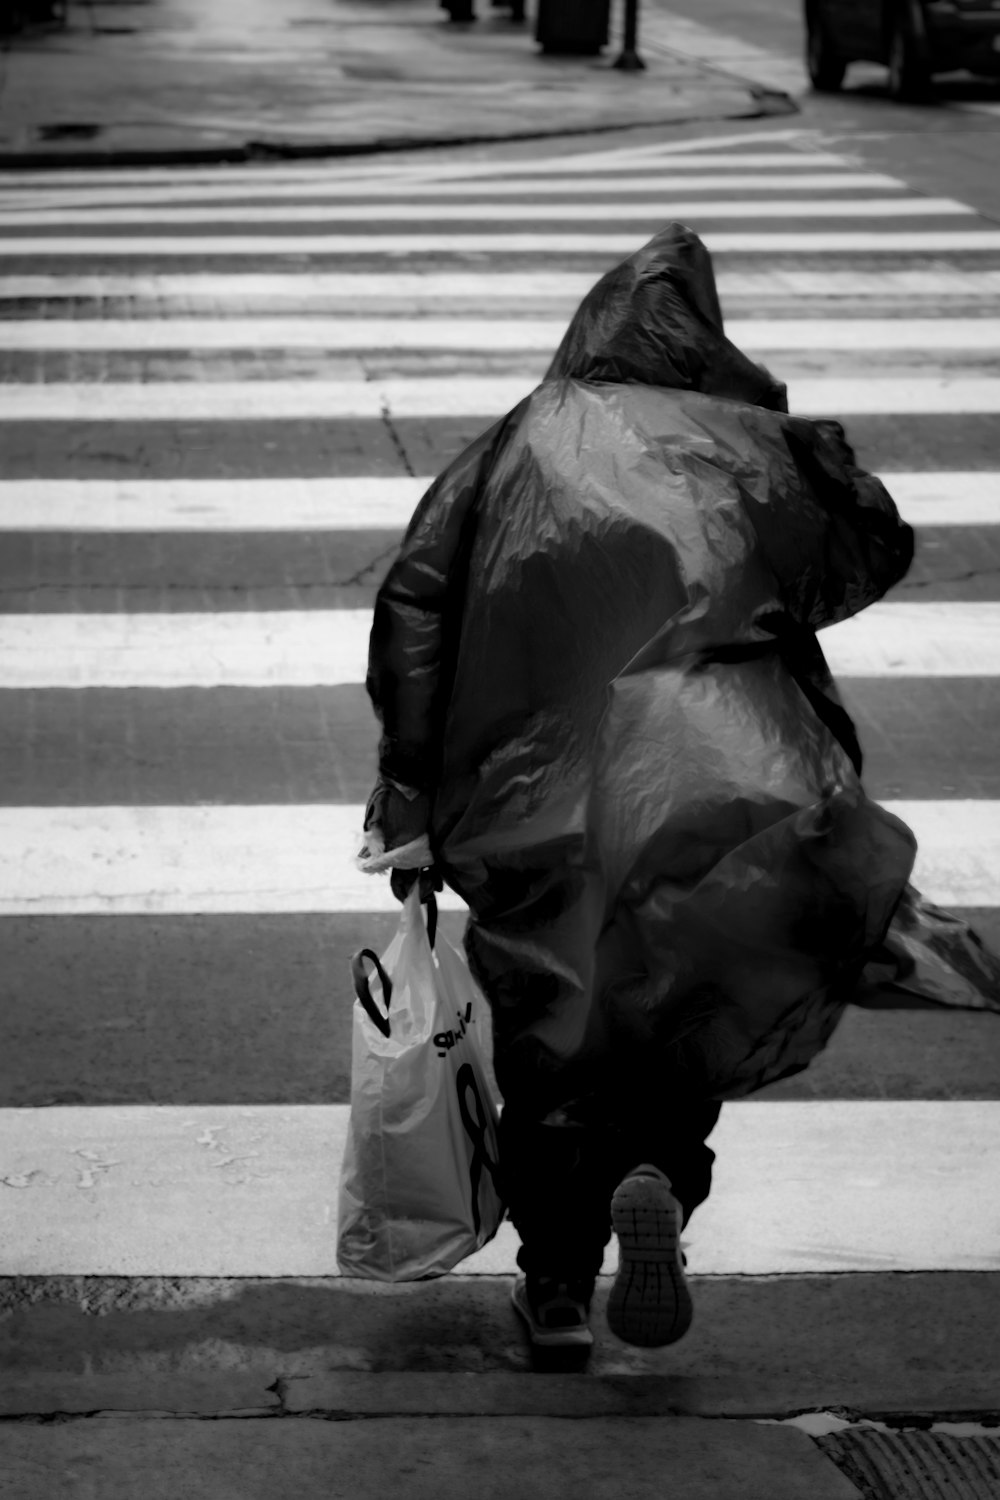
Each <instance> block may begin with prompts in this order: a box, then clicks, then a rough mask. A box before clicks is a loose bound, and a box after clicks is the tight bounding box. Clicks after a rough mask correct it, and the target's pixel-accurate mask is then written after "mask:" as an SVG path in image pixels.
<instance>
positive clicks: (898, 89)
mask: <svg viewBox="0 0 1000 1500" xmlns="http://www.w3.org/2000/svg"><path fill="white" fill-rule="evenodd" d="M930 96H931V70H930V68H929V67H928V66H927V61H926V59H925V57H924V55H923V52H922V51H921V49H920V45H919V43H918V41H917V38H916V36H915V35H914V31H913V26H912V24H911V22H910V18H909V16H908V14H907V9H906V7H905V6H902V5H901V6H899V8H898V9H897V11H896V14H895V16H894V18H893V22H892V31H891V32H890V34H889V97H890V99H895V100H897V101H898V102H899V103H900V104H922V103H924V102H925V101H926V100H927V99H929V98H930Z"/></svg>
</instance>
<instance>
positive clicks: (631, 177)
mask: <svg viewBox="0 0 1000 1500" xmlns="http://www.w3.org/2000/svg"><path fill="white" fill-rule="evenodd" d="M703 165H705V163H703ZM708 166H709V169H708V171H694V169H693V163H688V169H687V171H673V166H672V163H670V165H667V166H664V168H661V169H660V171H655V172H651V171H649V169H648V168H646V169H645V171H637V172H636V171H625V169H624V168H622V166H621V165H619V166H618V168H615V171H609V172H607V174H606V175H600V177H598V175H594V177H583V175H574V174H568V175H565V177H517V175H510V177H492V178H487V180H483V181H478V180H468V178H466V180H462V178H453V180H433V178H430V180H423V181H406V180H402V181H399V180H397V181H391V183H387V181H385V180H384V178H376V180H375V181H364V180H355V181H346V183H345V181H327V180H319V178H316V180H313V181H292V183H253V181H250V183H246V181H241V183H240V181H235V183H234V181H220V183H217V181H214V180H213V181H208V183H198V184H192V186H187V187H183V186H181V187H177V186H168V187H142V189H121V187H118V189H115V187H105V189H90V190H82V192H79V190H73V189H67V190H64V192H58V193H45V195H42V193H24V192H22V193H16V192H10V193H4V192H3V190H1V189H0V219H4V217H6V214H7V211H13V213H19V211H21V210H31V211H36V210H51V211H55V210H61V211H63V213H67V211H69V210H87V211H90V210H91V208H102V207H111V205H121V207H132V205H136V204H184V202H199V201H202V199H208V201H210V202H253V201H258V199H259V201H264V202H274V204H277V202H282V201H285V199H292V201H306V199H309V201H315V202H321V201H324V199H328V198H336V199H343V198H367V199H375V198H390V196H391V201H394V202H399V201H400V199H402V198H462V199H463V201H465V202H472V201H475V199H478V198H486V199H489V198H505V196H538V195H540V193H544V195H546V196H556V198H559V196H568V195H570V193H574V195H577V196H579V195H583V193H586V195H588V196H589V195H595V196H598V195H601V193H612V195H613V193H618V195H621V193H628V192H633V193H640V192H654V193H655V192H733V190H736V192H742V190H754V192H895V190H900V192H907V190H909V187H907V183H906V181H903V178H900V177H889V175H888V174H885V172H867V171H862V172H859V171H823V172H811V171H801V169H792V171H789V169H783V171H766V172H765V171H714V169H712V168H711V163H708ZM39 222H43V220H39Z"/></svg>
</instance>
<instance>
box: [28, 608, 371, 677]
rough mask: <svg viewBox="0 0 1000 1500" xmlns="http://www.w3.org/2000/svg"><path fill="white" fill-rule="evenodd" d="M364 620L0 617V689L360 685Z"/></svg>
mask: <svg viewBox="0 0 1000 1500" xmlns="http://www.w3.org/2000/svg"><path fill="white" fill-rule="evenodd" d="M370 630H371V612H370V611H369V610H310V611H299V610H276V611H273V612H269V613H266V614H253V613H249V612H244V611H242V610H239V611H232V612H228V611H226V612H220V613H211V614H194V613H183V614H181V613H170V614H159V615H154V614H108V615H98V614H86V615H72V614H58V615H13V614H10V615H0V687H19V688H27V687H67V688H84V687H139V686H146V687H181V686H186V687H218V686H222V685H223V684H230V685H232V686H244V687H263V686H278V685H279V684H281V685H285V686H288V687H311V686H314V685H315V686H321V685H323V686H335V685H337V684H340V683H351V682H363V681H364V677H365V670H366V664H367V660H368V635H369V632H370Z"/></svg>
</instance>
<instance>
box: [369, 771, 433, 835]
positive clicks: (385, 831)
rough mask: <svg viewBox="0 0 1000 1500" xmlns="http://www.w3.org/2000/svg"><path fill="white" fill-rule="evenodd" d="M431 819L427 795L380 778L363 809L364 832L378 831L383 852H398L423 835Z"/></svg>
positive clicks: (429, 800)
mask: <svg viewBox="0 0 1000 1500" xmlns="http://www.w3.org/2000/svg"><path fill="white" fill-rule="evenodd" d="M430 817H431V799H430V797H428V795H427V793H426V792H417V791H414V790H412V789H411V788H410V787H402V786H399V785H397V783H396V782H394V781H383V780H381V778H380V779H379V780H378V782H376V785H375V790H374V791H373V792H372V794H371V796H370V797H369V798H368V806H367V807H366V808H365V832H366V833H367V832H368V830H369V829H370V828H377V829H378V831H379V833H380V834H381V836H382V846H383V848H385V849H398V848H399V847H400V845H401V844H412V842H413V840H414V839H418V838H419V837H420V835H421V834H423V833H426V832H427V825H428V823H429V822H430Z"/></svg>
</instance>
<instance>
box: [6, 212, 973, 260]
mask: <svg viewBox="0 0 1000 1500" xmlns="http://www.w3.org/2000/svg"><path fill="white" fill-rule="evenodd" d="M692 217H696V216H695V215H692ZM701 238H702V240H703V241H704V243H705V245H706V247H707V248H708V250H709V251H711V252H712V253H713V254H715V255H727V254H728V255H737V254H738V255H788V254H794V255H845V254H851V255H855V254H877V255H894V256H899V257H905V256H911V257H912V256H914V255H926V254H928V253H933V254H935V255H956V254H961V253H966V252H970V251H971V252H974V253H981V252H989V253H990V254H996V252H997V251H1000V231H998V230H989V229H969V230H950V229H942V230H912V231H910V230H903V231H899V232H893V231H890V230H885V231H882V232H879V231H870V230H846V231H841V230H818V231H812V230H809V231H799V230H795V231H791V232H783V231H781V230H775V231H773V232H765V233H762V234H757V233H754V232H753V231H747V232H746V233H740V232H737V233H732V234H730V233H726V232H725V231H721V232H714V231H712V230H709V231H707V232H706V233H705V234H703V235H702V236H701ZM639 242H641V237H639V236H637V234H610V233H609V234H586V233H580V234H574V233H572V232H565V233H557V234H551V233H541V232H540V233H537V234H533V233H528V234H504V233H503V232H501V231H497V232H496V233H492V234H456V233H451V234H391V233H387V234H366V233H364V232H363V231H359V232H358V233H357V234H284V235H280V234H279V235H274V234H271V235H267V234H257V235H245V234H231V235H218V234H189V235H165V234H164V235H84V234H80V235H74V236H72V237H70V238H67V237H66V236H64V235H55V234H54V235H51V236H48V235H41V236H40V235H23V236H9V237H7V238H2V239H0V255H6V256H16V257H23V258H25V259H37V258H38V257H40V256H51V257H57V256H75V257H82V256H93V257H95V258H112V257H123V258H126V259H128V260H134V259H137V258H139V257H142V256H158V257H161V258H167V257H171V256H185V255H188V256H195V257H197V258H198V259H203V258H205V257H206V256H211V255H218V256H225V257H226V258H227V259H235V258H236V257H238V256H241V255H264V256H267V255H273V256H281V255H295V256H302V255H355V256H369V255H435V256H450V255H631V254H632V253H633V252H634V251H635V250H637V249H639Z"/></svg>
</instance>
